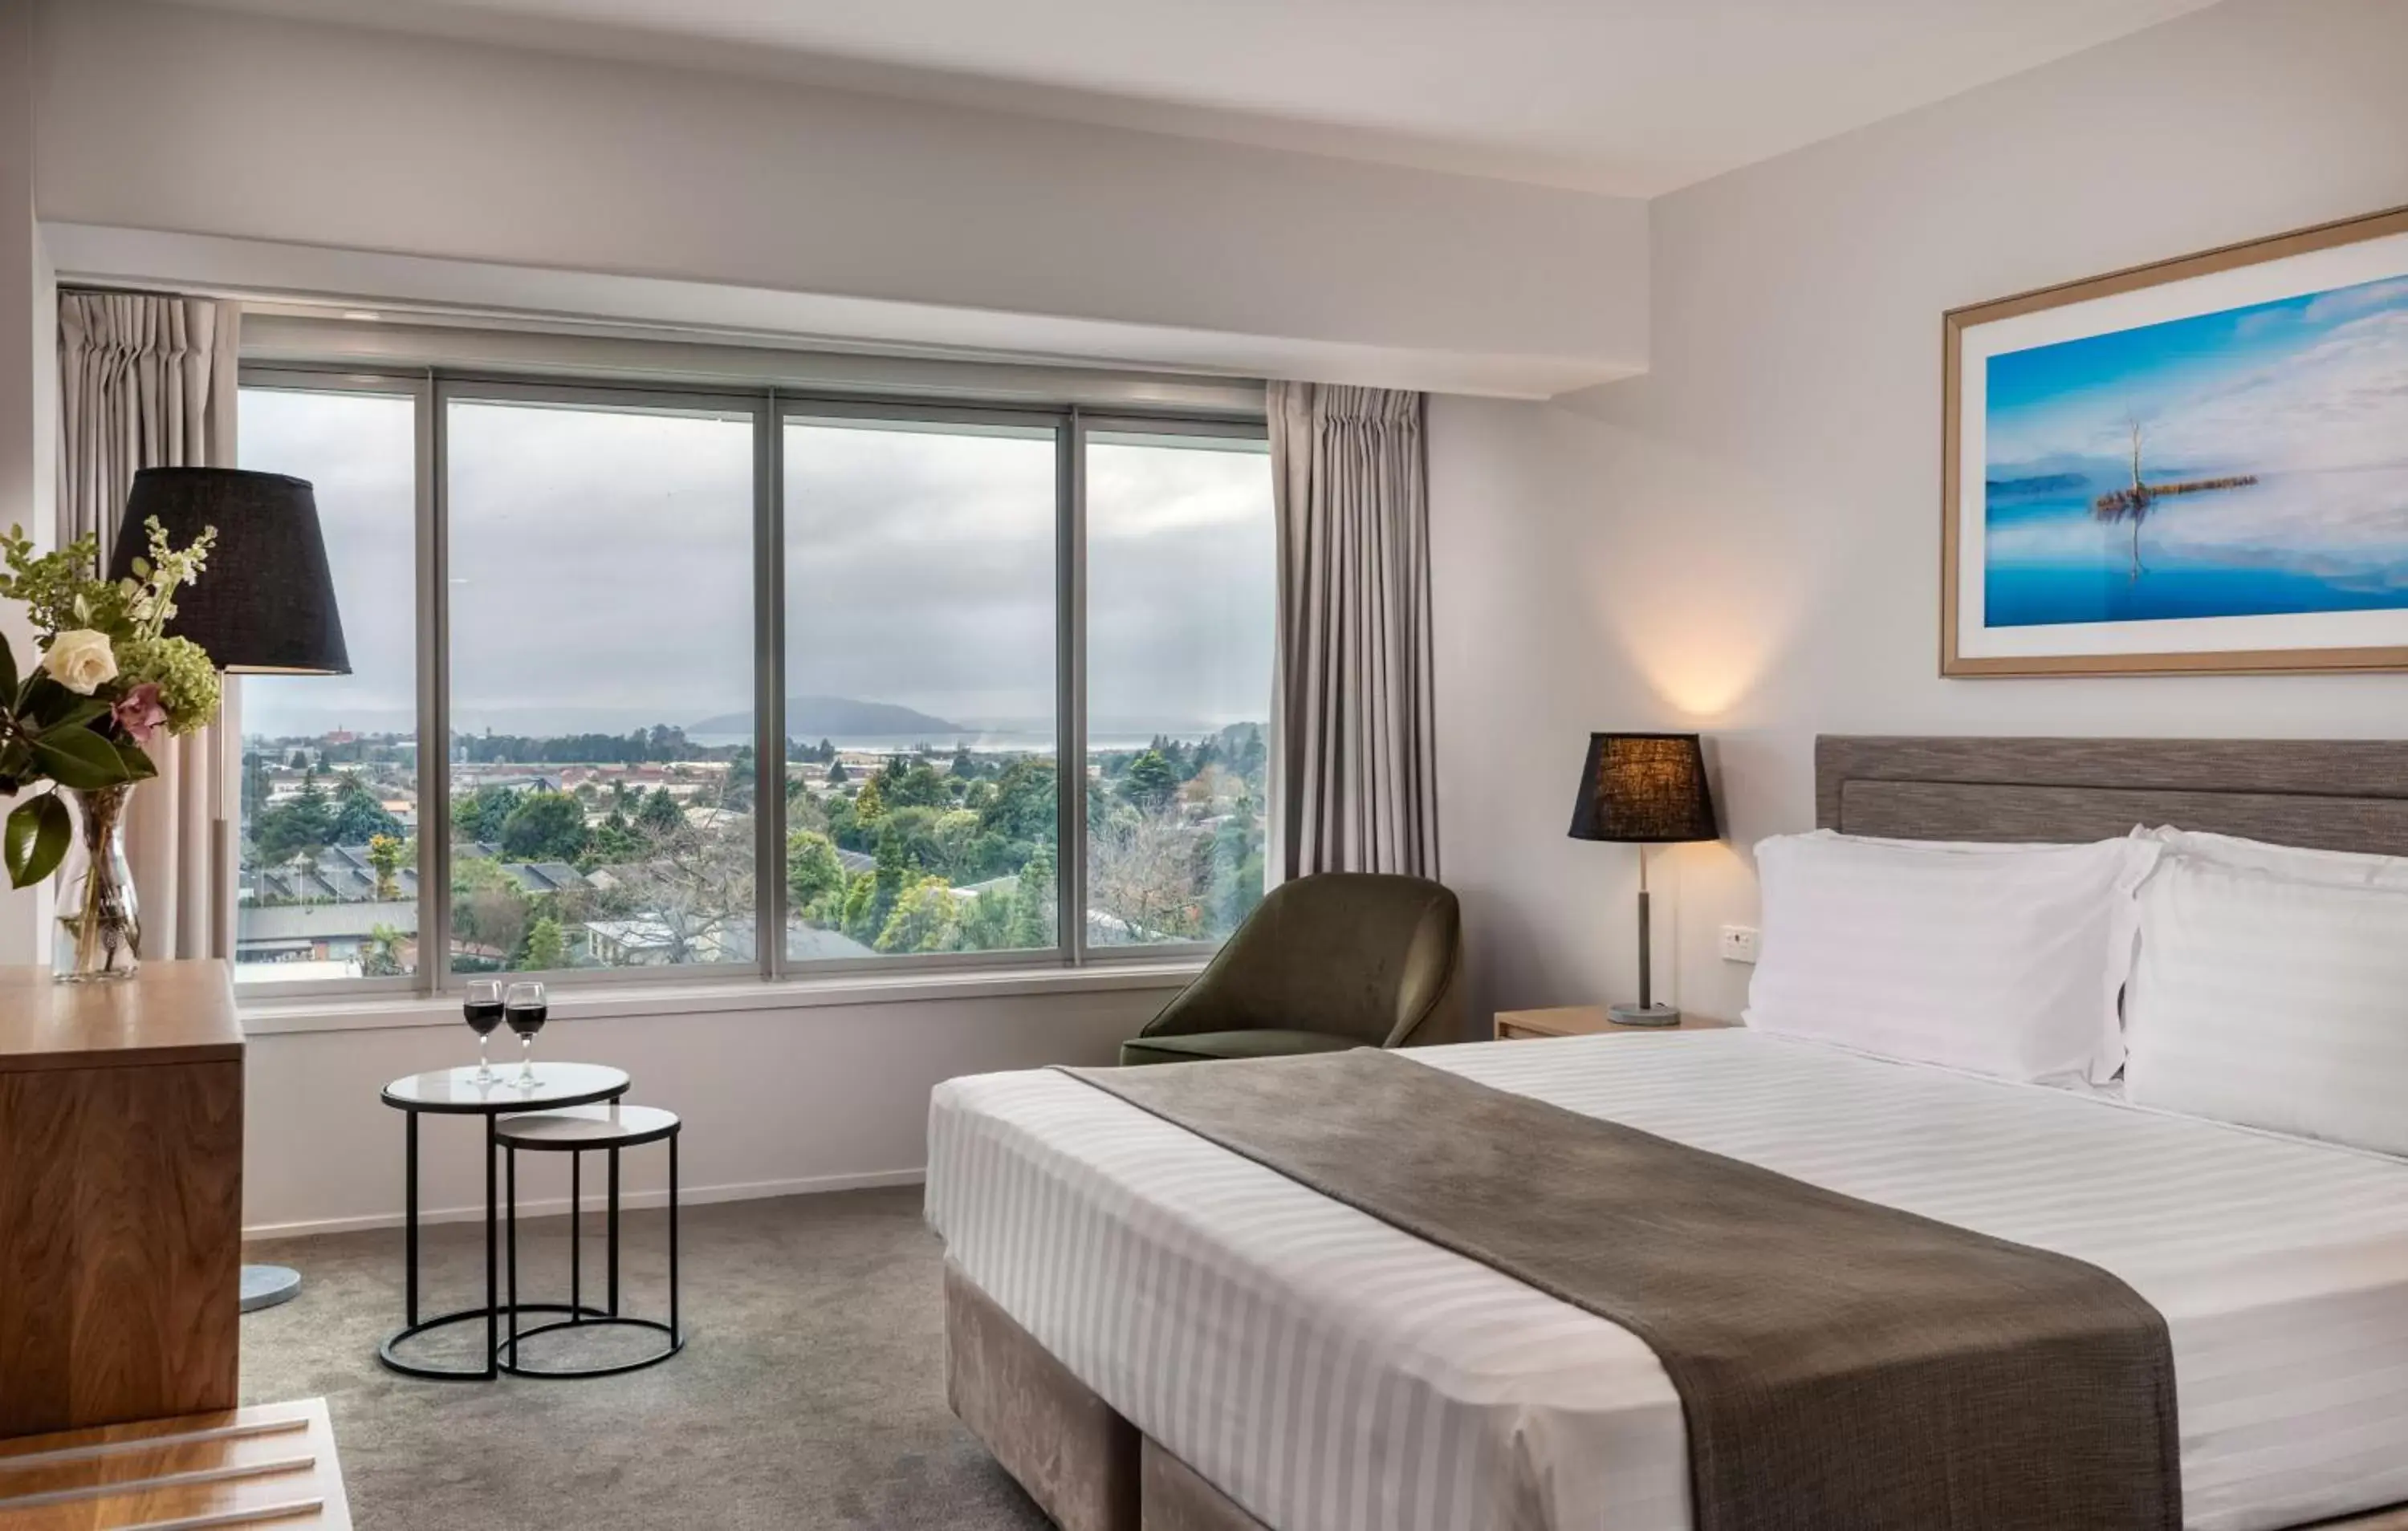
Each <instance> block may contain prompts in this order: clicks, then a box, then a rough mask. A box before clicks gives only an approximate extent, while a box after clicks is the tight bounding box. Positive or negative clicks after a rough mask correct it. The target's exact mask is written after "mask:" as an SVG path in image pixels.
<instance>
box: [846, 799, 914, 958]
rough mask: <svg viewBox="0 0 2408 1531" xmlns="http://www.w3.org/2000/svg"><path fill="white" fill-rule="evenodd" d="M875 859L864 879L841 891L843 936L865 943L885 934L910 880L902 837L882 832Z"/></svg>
mask: <svg viewBox="0 0 2408 1531" xmlns="http://www.w3.org/2000/svg"><path fill="white" fill-rule="evenodd" d="M862 790H863V791H864V792H867V791H868V790H869V789H868V788H867V787H864V788H863V789H862ZM877 857H878V865H877V866H876V867H875V868H874V869H873V870H871V871H870V872H869V873H868V874H867V876H866V877H859V878H855V879H854V880H853V885H852V886H851V887H850V888H848V889H847V890H846V891H845V899H844V933H845V934H846V935H848V936H850V937H853V939H854V940H856V941H861V942H864V943H867V944H875V943H876V942H877V940H878V938H879V937H880V936H881V935H882V934H883V933H884V932H885V929H886V921H887V919H888V917H889V916H891V915H892V914H893V913H894V912H895V905H896V900H897V899H899V898H901V897H902V896H903V890H904V888H905V887H906V886H907V885H908V884H909V883H910V881H911V880H912V872H911V858H910V852H909V851H907V850H906V849H905V847H904V843H903V837H902V836H900V835H898V834H896V833H895V832H893V831H892V830H888V831H886V832H884V833H882V834H881V835H880V836H879V837H878V851H877Z"/></svg>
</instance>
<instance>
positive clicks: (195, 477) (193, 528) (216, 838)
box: [108, 467, 351, 1313]
mask: <svg viewBox="0 0 2408 1531" xmlns="http://www.w3.org/2000/svg"><path fill="white" fill-rule="evenodd" d="M152 517H156V518H158V521H159V523H160V524H161V525H162V526H164V527H165V528H166V532H167V540H168V541H169V542H170V543H171V544H173V545H174V546H176V547H179V548H180V547H184V546H186V545H188V544H190V543H191V542H192V541H193V538H195V537H199V536H200V535H201V533H202V532H203V531H204V530H205V529H207V528H208V527H212V526H214V527H216V528H217V534H218V540H217V546H216V547H215V548H213V549H212V550H211V551H210V552H209V561H208V568H207V569H206V570H205V571H204V572H203V573H202V575H201V576H200V578H198V579H194V580H193V582H192V583H191V584H189V585H187V586H185V587H184V588H182V589H181V590H179V591H178V592H177V593H176V615H175V616H174V617H173V618H171V619H170V620H169V621H168V622H167V625H166V629H165V631H166V633H167V635H168V636H169V637H187V638H190V639H192V640H193V642H194V643H197V644H199V645H200V646H201V648H202V650H203V651H205V652H207V653H208V656H209V661H210V663H211V664H213V665H216V666H217V667H218V668H219V669H220V670H222V671H223V672H225V673H226V674H228V675H349V674H351V655H350V653H349V651H347V650H345V648H344V647H343V622H342V618H341V617H340V616H339V615H338V614H337V611H336V609H335V582H334V578H333V576H332V574H331V573H330V572H329V571H328V569H327V567H326V542H325V538H324V537H323V536H322V535H321V533H320V531H319V528H318V500H317V495H316V494H315V493H313V492H312V490H311V489H310V486H309V485H308V483H307V482H305V481H303V480H302V479H288V478H285V477H284V476H283V475H281V474H277V473H249V472H245V471H243V470H241V469H239V468H195V467H159V468H144V469H143V470H142V471H141V472H139V473H136V475H135V476H134V488H133V491H132V493H130V494H127V496H126V499H125V519H124V521H123V522H122V524H121V525H120V526H119V527H118V529H117V537H116V540H115V541H114V542H112V543H111V544H110V546H109V560H108V576H109V578H110V579H126V578H129V577H130V576H131V575H132V573H133V565H134V560H135V558H136V556H138V555H140V554H142V553H144V552H145V551H148V549H149V546H150V534H149V532H148V530H147V529H146V527H145V526H144V522H147V521H149V520H150V519H151V518H152ZM224 796H225V794H224V793H223V792H222V791H221V792H220V794H219V797H218V801H217V802H216V803H215V804H213V805H212V807H211V812H212V814H213V815H214V818H213V819H212V821H211V823H210V825H209V832H210V833H209V845H210V851H211V861H212V862H213V863H216V865H213V866H211V867H210V874H211V883H210V885H211V886H212V887H214V888H216V889H217V890H218V898H219V899H220V900H223V899H224V898H225V897H226V896H227V894H228V893H229V891H230V890H231V889H232V888H233V886H234V882H233V879H232V878H231V877H230V876H229V875H228V873H229V871H230V868H229V867H228V866H225V865H223V863H224V862H225V861H227V860H229V859H230V858H231V854H232V852H231V851H230V849H229V848H230V847H231V845H232V844H233V836H232V834H231V833H230V830H229V826H228V825H227V823H226V821H225V813H226V805H225V800H224ZM215 912H216V911H215V910H212V915H213V916H214V915H215ZM212 928H213V929H215V930H220V931H223V930H227V929H230V928H231V923H230V922H227V921H224V920H222V919H220V920H214V923H213V927H212ZM226 948H227V950H226V951H225V952H222V953H221V954H222V955H230V954H231V942H230V941H228V942H227V943H226ZM300 1292H301V1273H300V1272H299V1271H296V1270H294V1269H291V1268H290V1267H288V1266H243V1267H242V1310H243V1311H244V1312H246V1313H248V1312H251V1310H252V1309H259V1308H271V1307H274V1306H275V1305H276V1304H278V1303H279V1302H288V1301H290V1300H292V1299H293V1298H294V1297H295V1296H298V1295H300Z"/></svg>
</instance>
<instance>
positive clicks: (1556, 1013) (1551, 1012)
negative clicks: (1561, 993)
mask: <svg viewBox="0 0 2408 1531" xmlns="http://www.w3.org/2000/svg"><path fill="white" fill-rule="evenodd" d="M1737 1024H1738V1023H1737V1022H1734V1021H1710V1020H1708V1019H1707V1018H1706V1017H1704V1016H1702V1015H1687V1014H1684V1015H1683V1016H1682V1017H1681V1022H1680V1024H1678V1025H1673V1026H1617V1025H1615V1024H1614V1023H1613V1022H1611V1021H1609V1020H1607V1019H1606V1016H1605V1007H1604V1006H1602V1005H1559V1006H1557V1007H1555V1009H1546V1010H1498V1012H1497V1039H1498V1041H1500V1042H1515V1041H1525V1040H1527V1039H1528V1038H1530V1037H1592V1036H1595V1037H1644V1036H1646V1035H1647V1034H1648V1033H1649V1032H1656V1033H1658V1034H1661V1033H1664V1032H1668V1031H1723V1030H1727V1029H1728V1028H1729V1027H1731V1026H1734V1025H1737Z"/></svg>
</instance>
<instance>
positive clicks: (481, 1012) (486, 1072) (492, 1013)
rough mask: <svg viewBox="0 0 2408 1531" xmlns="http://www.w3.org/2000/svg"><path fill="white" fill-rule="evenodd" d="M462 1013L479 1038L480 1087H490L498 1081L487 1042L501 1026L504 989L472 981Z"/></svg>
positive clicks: (480, 981)
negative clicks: (489, 1057)
mask: <svg viewBox="0 0 2408 1531" xmlns="http://www.w3.org/2000/svg"><path fill="white" fill-rule="evenodd" d="M460 1013H461V1015H462V1016H463V1017H464V1018H465V1019H466V1021H467V1023H468V1029H469V1030H470V1031H473V1032H475V1033H476V1034H477V1084H478V1086H479V1088H480V1089H481V1088H483V1087H484V1086H487V1085H490V1084H492V1083H493V1082H494V1080H495V1074H494V1066H493V1065H492V1064H491V1063H490V1062H488V1061H487V1060H486V1056H485V1041H486V1038H488V1037H492V1036H493V1035H494V1028H495V1026H498V1025H500V1024H501V1023H502V986H501V985H500V984H498V983H496V982H495V981H494V980H491V979H472V980H469V983H468V987H467V990H466V994H464V996H463V997H462V999H461V1002H460Z"/></svg>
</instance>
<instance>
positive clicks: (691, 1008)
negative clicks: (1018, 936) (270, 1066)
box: [239, 957, 1204, 1037]
mask: <svg viewBox="0 0 2408 1531" xmlns="http://www.w3.org/2000/svg"><path fill="white" fill-rule="evenodd" d="M1203 970H1204V959H1203V958H1200V957H1199V958H1196V959H1194V960H1192V961H1185V962H1162V963H1105V964H1097V966H1092V967H1045V968H1032V969H1025V970H1021V971H1008V970H1007V971H997V970H994V969H989V970H987V971H984V972H958V973H931V972H919V973H903V974H896V975H894V976H892V977H888V976H883V975H879V974H866V975H865V974H859V973H848V974H845V975H844V976H842V977H840V978H820V979H780V980H774V981H772V980H761V979H750V978H746V979H722V980H715V981H710V982H695V983H691V984H675V983H657V982H655V983H629V984H624V985H607V984H596V985H593V986H586V985H582V984H581V985H576V986H573V987H572V986H569V985H566V984H564V985H561V986H559V987H556V988H554V989H553V990H552V996H551V997H552V1020H553V1021H556V1022H557V1021H579V1020H601V1019H604V1018H624V1017H631V1016H638V1017H642V1016H660V1017H663V1018H668V1017H677V1016H689V1015H704V1014H714V1013H718V1012H722V1011H731V1010H795V1009H833V1008H837V1007H842V1006H853V1005H891V1004H901V1003H906V1002H910V1001H923V1002H925V1001H929V1000H971V999H1007V998H1015V997H1019V996H1022V995H1027V994H1111V993H1115V992H1119V991H1125V990H1166V989H1177V988H1182V987H1183V986H1185V984H1186V983H1187V982H1188V980H1191V979H1193V978H1194V977H1195V976H1196V975H1197V973H1200V972H1202V971H1203ZM239 1006H240V1010H241V1015H242V1029H243V1032H244V1035H246V1036H249V1037H285V1036H294V1035H298V1034H302V1033H307V1032H323V1031H392V1030H400V1029H405V1028H409V1027H415V1026H456V1025H458V1024H460V1005H459V1001H458V1000H457V999H430V998H428V997H427V996H426V995H424V994H409V995H396V996H392V997H377V998H357V999H346V998H343V997H342V996H340V995H332V994H321V995H318V996H316V997H314V998H309V999H297V998H296V999H289V1000H276V999H264V998H254V997H251V996H244V997H243V998H242V999H241V1000H240V1002H239Z"/></svg>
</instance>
